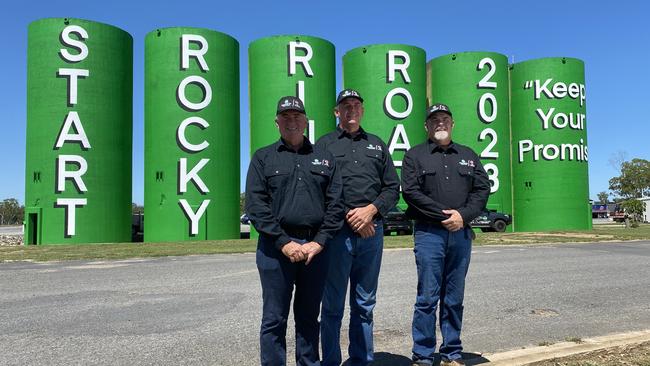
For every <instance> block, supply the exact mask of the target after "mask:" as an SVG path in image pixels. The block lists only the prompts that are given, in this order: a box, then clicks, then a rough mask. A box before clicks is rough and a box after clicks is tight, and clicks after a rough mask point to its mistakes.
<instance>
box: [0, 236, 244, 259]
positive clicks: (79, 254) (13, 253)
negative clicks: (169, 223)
mask: <svg viewBox="0 0 650 366" xmlns="http://www.w3.org/2000/svg"><path fill="white" fill-rule="evenodd" d="M255 246H256V242H255V241H254V240H247V239H242V240H208V241H197V242H172V243H118V244H114V243H110V244H88V245H28V246H13V247H0V262H8V261H26V260H30V261H37V262H45V261H55V260H56V261H63V260H75V259H125V258H138V257H167V256H182V255H198V254H221V253H244V252H253V251H255Z"/></svg>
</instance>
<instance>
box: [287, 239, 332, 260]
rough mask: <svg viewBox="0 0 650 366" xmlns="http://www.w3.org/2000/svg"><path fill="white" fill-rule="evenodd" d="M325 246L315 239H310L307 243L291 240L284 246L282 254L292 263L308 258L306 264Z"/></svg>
mask: <svg viewBox="0 0 650 366" xmlns="http://www.w3.org/2000/svg"><path fill="white" fill-rule="evenodd" d="M322 250H323V247H322V246H321V245H320V244H318V243H316V242H315V241H310V242H308V243H305V244H298V243H296V242H295V241H293V240H292V241H290V242H288V243H287V244H285V245H284V246H283V247H282V254H284V255H285V256H286V257H287V258H289V260H290V261H291V263H297V262H302V261H304V260H306V262H305V265H308V264H309V263H311V261H312V259H314V257H315V256H316V254H318V253H320V252H321V251H322Z"/></svg>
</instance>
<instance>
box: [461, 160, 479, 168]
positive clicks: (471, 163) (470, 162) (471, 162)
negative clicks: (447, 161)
mask: <svg viewBox="0 0 650 366" xmlns="http://www.w3.org/2000/svg"><path fill="white" fill-rule="evenodd" d="M458 164H459V165H464V166H468V167H470V168H474V167H475V166H476V164H475V163H474V160H465V159H463V160H461V161H459V162H458Z"/></svg>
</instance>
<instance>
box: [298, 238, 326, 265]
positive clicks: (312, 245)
mask: <svg viewBox="0 0 650 366" xmlns="http://www.w3.org/2000/svg"><path fill="white" fill-rule="evenodd" d="M301 250H302V253H303V254H304V255H305V256H306V257H307V261H306V262H305V265H308V264H309V263H310V262H311V260H312V259H314V257H315V256H316V254H318V253H320V252H321V251H322V250H323V247H322V246H321V245H320V244H318V243H316V242H315V241H310V242H309V243H305V244H303V245H302V248H301Z"/></svg>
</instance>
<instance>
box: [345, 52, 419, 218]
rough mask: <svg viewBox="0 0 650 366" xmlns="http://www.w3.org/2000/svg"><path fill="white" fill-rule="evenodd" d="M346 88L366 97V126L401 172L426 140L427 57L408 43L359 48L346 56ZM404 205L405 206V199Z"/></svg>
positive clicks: (364, 124) (401, 204) (364, 102)
mask: <svg viewBox="0 0 650 366" xmlns="http://www.w3.org/2000/svg"><path fill="white" fill-rule="evenodd" d="M343 84H344V87H345V88H352V89H355V90H357V91H358V92H359V93H361V96H362V97H363V100H364V101H363V107H364V116H363V120H362V121H361V125H362V126H363V128H364V129H365V130H366V131H368V132H370V133H373V134H375V135H377V136H379V137H380V138H381V139H382V140H384V142H385V143H386V145H388V149H389V151H390V154H391V156H392V158H393V162H394V163H395V167H396V168H397V171H398V173H399V172H400V171H401V169H400V168H401V166H402V158H403V157H404V154H405V153H406V151H408V150H409V149H410V148H411V147H413V146H415V145H417V144H419V143H422V142H424V141H426V139H427V135H426V132H425V130H424V115H425V109H426V55H425V52H424V50H423V49H421V48H418V47H414V46H409V45H403V44H376V45H369V46H363V47H357V48H355V49H352V50H350V51H348V52H346V53H345V55H344V56H343ZM399 205H400V206H401V207H403V208H405V204H404V202H403V200H402V199H400V204H399Z"/></svg>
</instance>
